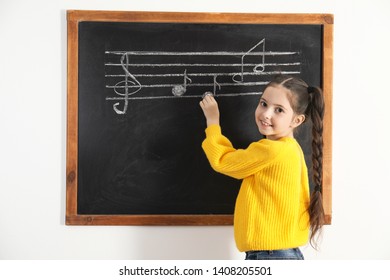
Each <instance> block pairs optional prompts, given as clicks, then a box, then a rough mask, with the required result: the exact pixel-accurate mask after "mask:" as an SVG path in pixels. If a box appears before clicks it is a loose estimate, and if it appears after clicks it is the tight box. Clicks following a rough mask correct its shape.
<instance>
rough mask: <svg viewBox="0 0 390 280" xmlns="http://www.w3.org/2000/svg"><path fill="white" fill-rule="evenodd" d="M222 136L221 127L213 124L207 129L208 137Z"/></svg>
mask: <svg viewBox="0 0 390 280" xmlns="http://www.w3.org/2000/svg"><path fill="white" fill-rule="evenodd" d="M220 134H222V131H221V126H219V125H218V124H212V125H210V126H208V127H207V128H206V137H210V136H214V135H220Z"/></svg>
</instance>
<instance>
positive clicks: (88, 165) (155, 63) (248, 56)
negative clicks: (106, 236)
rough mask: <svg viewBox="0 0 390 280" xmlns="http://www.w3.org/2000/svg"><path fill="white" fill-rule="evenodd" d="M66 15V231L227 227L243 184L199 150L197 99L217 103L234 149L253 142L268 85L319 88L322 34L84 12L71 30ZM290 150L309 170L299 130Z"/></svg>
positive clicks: (306, 141)
mask: <svg viewBox="0 0 390 280" xmlns="http://www.w3.org/2000/svg"><path fill="white" fill-rule="evenodd" d="M75 13H76V15H79V14H77V11H71V12H69V13H68V22H69V24H71V23H72V24H73V25H72V27H70V32H72V30H73V29H76V30H77V38H76V40H77V50H75V51H74V52H75V53H76V52H77V62H75V61H73V63H74V64H75V66H74V67H76V68H77V77H75V78H74V79H76V80H77V82H76V81H73V84H72V85H74V87H76V88H77V90H76V91H77V102H76V103H77V104H75V105H77V106H75V108H71V109H69V107H68V118H69V114H76V115H77V119H76V120H74V122H75V123H77V126H76V127H75V128H74V127H72V129H69V123H68V134H70V133H69V130H72V131H73V132H74V134H75V135H74V136H73V134H72V136H73V137H74V138H72V139H73V140H72V139H71V140H69V137H68V147H69V146H72V145H71V144H69V142H71V141H75V142H76V143H75V144H76V148H75V151H74V154H72V155H69V153H68V163H69V162H70V161H72V162H73V163H74V164H73V166H72V167H70V166H69V165H70V164H68V186H67V188H68V190H67V191H68V201H67V224H230V223H231V216H232V214H233V211H234V203H235V198H236V196H237V193H238V190H239V186H240V183H241V182H240V181H238V180H235V179H233V178H229V177H226V176H224V175H221V174H218V173H216V172H214V171H213V170H212V169H211V167H210V166H209V164H208V162H207V159H206V157H205V155H204V153H203V151H202V149H201V143H202V141H203V139H204V129H205V119H204V116H203V114H202V111H201V109H200V108H199V101H200V100H201V98H202V94H203V93H204V92H205V91H211V92H212V93H213V94H214V95H215V97H216V99H217V100H218V103H219V107H220V111H221V126H222V129H223V133H224V134H225V135H226V136H227V137H228V138H229V139H230V140H231V141H232V143H234V146H235V147H237V148H245V147H246V146H248V145H249V143H251V142H253V141H257V140H259V139H260V138H261V137H262V136H261V135H259V133H258V130H257V128H256V125H255V122H254V111H255V108H256V106H257V103H258V99H259V96H260V95H261V93H262V90H263V88H264V86H265V84H266V83H267V82H269V81H270V79H272V77H273V76H274V75H276V74H278V73H288V74H291V75H298V76H300V77H302V78H303V79H304V80H306V81H307V82H308V83H309V84H311V85H317V86H322V87H323V84H324V80H323V74H324V72H323V71H324V59H323V55H324V45H323V43H324V24H320V23H318V24H313V23H307V24H282V23H274V24H263V23H234V24H233V23H232V22H216V23H210V22H197V21H196V20H195V22H191V21H189V22H182V21H179V22H177V21H176V20H175V18H176V17H177V16H178V14H170V17H171V21H166V20H165V18H164V20H161V22H158V21H157V22H156V21H155V20H149V21H148V20H146V21H145V20H141V21H139V20H136V21H132V20H131V14H127V15H128V16H130V17H129V19H128V20H123V19H122V16H123V14H115V16H114V18H115V19H116V20H110V18H112V13H107V14H108V15H109V16H110V18H108V19H107V20H101V16H102V15H101V14H99V16H98V17H96V18H95V19H94V18H93V17H94V16H90V14H89V13H88V12H86V11H84V12H82V13H81V14H82V15H84V17H85V15H87V19H85V20H76V21H75V20H74V18H76V16H75ZM107 14H106V15H107ZM118 15H121V16H118ZM133 15H134V14H133ZM135 15H137V14H135ZM203 15H204V14H203ZM175 16H176V17H175ZM72 28H73V29H72ZM71 46H72V45H71ZM69 76H70V77H72V75H70V74H68V81H69ZM69 87H70V88H71V89H72V90H74V89H73V88H72V86H71V85H70V86H69ZM72 94H76V93H73V92H71V93H69V92H68V95H72ZM68 98H69V97H68ZM70 99H71V98H70ZM68 102H69V99H68ZM70 103H71V105H72V104H73V102H72V101H70ZM70 107H71V106H70ZM69 119H70V121H72V119H71V118H69ZM298 141H299V142H300V143H301V145H302V147H303V149H304V152H305V156H306V159H307V161H308V164H309V165H310V128H309V127H305V128H304V129H302V130H301V132H300V134H299V135H298ZM69 158H71V160H69ZM72 172H73V173H72ZM73 185H74V187H72V186H73ZM134 217H136V219H135V218H134ZM150 217H153V219H152V220H150ZM167 217H169V219H168V221H167V220H166V218H167ZM175 217H176V218H177V217H179V218H178V220H175ZM183 217H184V218H185V217H187V218H189V219H187V220H185V219H184V220H183ZM210 217H212V218H211V219H210ZM218 217H221V219H222V220H219V218H218ZM159 218H160V219H159ZM161 218H162V219H161ZM202 221H204V222H202Z"/></svg>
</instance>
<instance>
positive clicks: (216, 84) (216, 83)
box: [213, 75, 221, 96]
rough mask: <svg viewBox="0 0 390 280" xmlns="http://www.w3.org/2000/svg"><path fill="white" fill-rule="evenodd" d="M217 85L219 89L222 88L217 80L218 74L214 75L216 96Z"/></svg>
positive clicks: (214, 92)
mask: <svg viewBox="0 0 390 280" xmlns="http://www.w3.org/2000/svg"><path fill="white" fill-rule="evenodd" d="M217 86H218V89H219V90H221V85H220V84H219V83H218V82H217V75H214V90H213V94H214V96H215V95H216V94H217V92H216V89H217Z"/></svg>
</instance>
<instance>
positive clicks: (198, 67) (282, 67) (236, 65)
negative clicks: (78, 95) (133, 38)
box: [105, 38, 301, 114]
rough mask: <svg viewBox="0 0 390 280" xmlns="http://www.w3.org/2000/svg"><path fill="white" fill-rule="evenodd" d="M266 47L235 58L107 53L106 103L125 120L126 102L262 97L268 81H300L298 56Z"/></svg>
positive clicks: (224, 55)
mask: <svg viewBox="0 0 390 280" xmlns="http://www.w3.org/2000/svg"><path fill="white" fill-rule="evenodd" d="M265 41H266V40H265V38H263V39H261V40H260V41H258V42H257V43H256V44H254V45H252V47H250V48H248V50H247V51H238V52H232V51H214V52H207V51H203V52H189V51H187V52H184V51H183V52H167V51H106V52H105V56H106V61H109V62H106V63H105V69H106V75H105V78H106V89H107V90H109V92H110V96H107V97H106V100H107V101H110V102H114V103H113V104H112V106H113V110H114V111H115V112H116V113H117V114H126V113H127V110H128V104H129V102H130V101H132V100H139V99H167V98H201V97H202V94H203V93H204V92H205V91H211V92H212V93H213V94H214V95H215V96H217V95H218V96H219V97H234V96H245V95H260V94H262V92H261V90H260V89H261V86H264V85H266V84H267V83H268V82H269V79H270V77H271V76H272V75H275V74H278V73H280V74H290V75H299V74H300V69H301V68H300V66H301V62H300V53H299V52H298V51H287V52H286V51H283V52H280V51H270V50H268V51H266V47H265ZM221 61H222V62H221ZM155 88H160V89H161V88H162V89H163V90H152V89H155ZM165 89H166V90H165ZM190 89H192V90H190Z"/></svg>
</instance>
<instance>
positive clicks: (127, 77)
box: [113, 53, 142, 114]
mask: <svg viewBox="0 0 390 280" xmlns="http://www.w3.org/2000/svg"><path fill="white" fill-rule="evenodd" d="M125 60H126V62H125ZM121 66H122V69H123V71H124V72H125V80H124V81H120V82H119V83H117V84H116V85H115V86H114V91H115V92H116V93H117V94H118V95H120V96H124V102H125V104H124V107H123V110H120V109H118V106H119V105H120V103H119V102H117V103H115V104H114V105H113V108H114V110H115V112H116V113H117V114H126V111H127V107H128V105H129V95H132V94H135V93H136V92H138V91H140V90H141V88H142V85H141V83H140V82H139V81H138V80H137V79H136V78H135V77H134V75H133V74H131V73H130V72H129V56H128V54H127V53H125V54H123V55H122V57H121ZM123 84H124V86H122V85H123ZM129 84H131V85H130V86H129ZM134 86H136V87H135V89H134V90H133V91H131V92H130V91H129V89H131V88H134ZM119 87H120V88H123V89H124V93H122V92H119V91H118V89H119Z"/></svg>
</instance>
